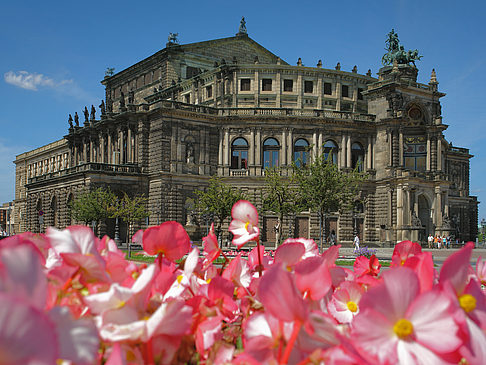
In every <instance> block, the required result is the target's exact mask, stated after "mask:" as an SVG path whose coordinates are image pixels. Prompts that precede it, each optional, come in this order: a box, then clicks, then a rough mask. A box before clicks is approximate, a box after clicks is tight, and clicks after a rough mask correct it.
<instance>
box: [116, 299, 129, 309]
mask: <svg viewBox="0 0 486 365" xmlns="http://www.w3.org/2000/svg"><path fill="white" fill-rule="evenodd" d="M125 304H127V303H126V302H125V301H124V300H121V301H120V302H118V304H117V305H116V309H120V308H123V307H124V306H125Z"/></svg>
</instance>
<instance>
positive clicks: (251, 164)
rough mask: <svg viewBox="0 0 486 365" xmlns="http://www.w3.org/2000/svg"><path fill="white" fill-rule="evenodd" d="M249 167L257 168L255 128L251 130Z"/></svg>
mask: <svg viewBox="0 0 486 365" xmlns="http://www.w3.org/2000/svg"><path fill="white" fill-rule="evenodd" d="M248 160H249V167H251V168H254V166H255V128H251V129H250V143H249V146H248Z"/></svg>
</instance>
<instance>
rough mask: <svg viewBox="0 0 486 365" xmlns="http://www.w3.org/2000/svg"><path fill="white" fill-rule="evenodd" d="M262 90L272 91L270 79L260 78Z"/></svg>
mask: <svg viewBox="0 0 486 365" xmlns="http://www.w3.org/2000/svg"><path fill="white" fill-rule="evenodd" d="M262 91H272V79H262Z"/></svg>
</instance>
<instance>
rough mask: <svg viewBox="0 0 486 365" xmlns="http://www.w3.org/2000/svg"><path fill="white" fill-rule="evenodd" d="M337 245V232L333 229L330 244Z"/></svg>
mask: <svg viewBox="0 0 486 365" xmlns="http://www.w3.org/2000/svg"><path fill="white" fill-rule="evenodd" d="M335 245H336V232H335V231H334V230H332V231H331V234H330V235H329V246H335Z"/></svg>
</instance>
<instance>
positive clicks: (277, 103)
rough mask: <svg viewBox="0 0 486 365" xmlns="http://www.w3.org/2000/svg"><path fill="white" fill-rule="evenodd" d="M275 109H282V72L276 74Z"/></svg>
mask: <svg viewBox="0 0 486 365" xmlns="http://www.w3.org/2000/svg"><path fill="white" fill-rule="evenodd" d="M275 93H276V96H275V108H281V107H282V105H281V103H280V96H281V95H282V81H281V76H280V71H277V73H276V74H275Z"/></svg>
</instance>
